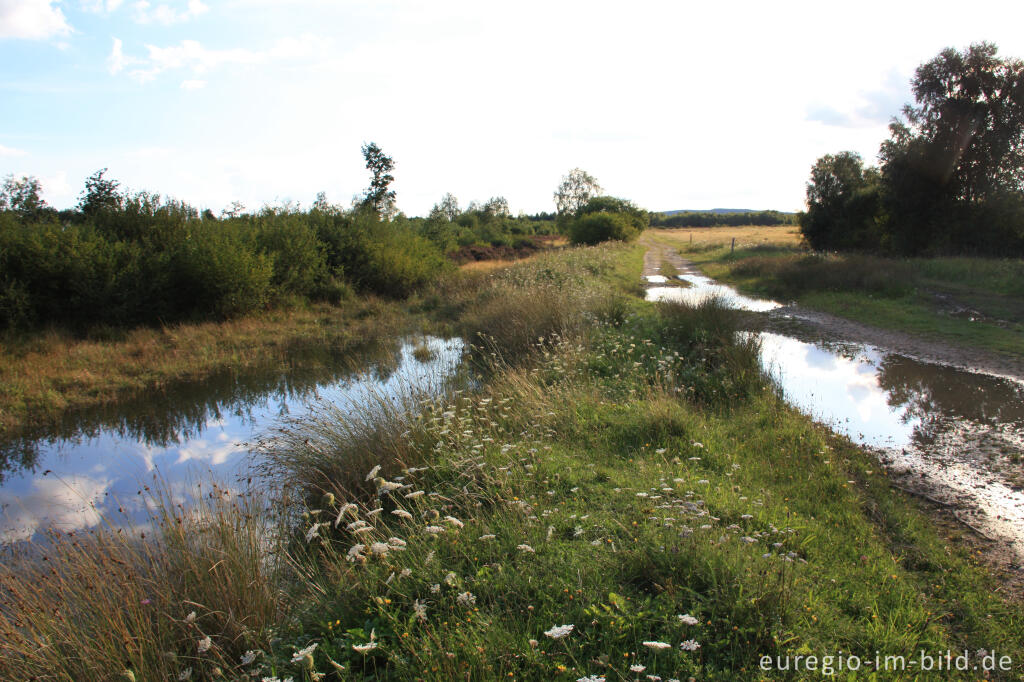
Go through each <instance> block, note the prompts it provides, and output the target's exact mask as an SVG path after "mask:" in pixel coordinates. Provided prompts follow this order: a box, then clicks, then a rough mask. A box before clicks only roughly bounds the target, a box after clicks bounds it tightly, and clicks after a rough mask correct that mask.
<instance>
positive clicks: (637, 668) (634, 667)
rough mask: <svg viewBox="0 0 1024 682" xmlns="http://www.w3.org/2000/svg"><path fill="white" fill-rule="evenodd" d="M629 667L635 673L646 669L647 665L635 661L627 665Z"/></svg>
mask: <svg viewBox="0 0 1024 682" xmlns="http://www.w3.org/2000/svg"><path fill="white" fill-rule="evenodd" d="M629 669H630V670H632V671H633V672H635V673H642V672H643V671H645V670H647V666H646V665H640V664H639V663H635V664H633V665H631V666H629Z"/></svg>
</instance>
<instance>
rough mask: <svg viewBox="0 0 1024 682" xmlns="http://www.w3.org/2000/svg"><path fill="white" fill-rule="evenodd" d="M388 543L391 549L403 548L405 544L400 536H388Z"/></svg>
mask: <svg viewBox="0 0 1024 682" xmlns="http://www.w3.org/2000/svg"><path fill="white" fill-rule="evenodd" d="M388 544H389V545H391V549H405V546H406V542H405V540H403V539H402V538H388Z"/></svg>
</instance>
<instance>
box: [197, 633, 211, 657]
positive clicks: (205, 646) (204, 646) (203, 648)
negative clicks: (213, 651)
mask: <svg viewBox="0 0 1024 682" xmlns="http://www.w3.org/2000/svg"><path fill="white" fill-rule="evenodd" d="M211 646H213V640H212V639H210V636H209V635H207V636H206V637H203V638H202V639H201V640H199V644H198V645H197V648H198V649H199V653H201V654H205V653H206V652H207V651H209V650H210V647H211Z"/></svg>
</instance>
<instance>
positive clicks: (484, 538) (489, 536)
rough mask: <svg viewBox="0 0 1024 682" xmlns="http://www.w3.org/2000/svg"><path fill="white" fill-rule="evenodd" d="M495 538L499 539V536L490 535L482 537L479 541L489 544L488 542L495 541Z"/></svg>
mask: <svg viewBox="0 0 1024 682" xmlns="http://www.w3.org/2000/svg"><path fill="white" fill-rule="evenodd" d="M495 537H497V536H495V535H490V534H488V535H481V536H480V538H479V539H480V542H487V541H488V540H493V539H494V538H495Z"/></svg>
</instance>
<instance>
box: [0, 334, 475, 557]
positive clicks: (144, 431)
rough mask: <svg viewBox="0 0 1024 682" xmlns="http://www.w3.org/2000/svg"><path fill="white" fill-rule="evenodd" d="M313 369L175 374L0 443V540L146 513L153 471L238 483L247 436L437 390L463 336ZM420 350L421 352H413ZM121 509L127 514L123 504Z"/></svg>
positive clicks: (183, 484)
mask: <svg viewBox="0 0 1024 682" xmlns="http://www.w3.org/2000/svg"><path fill="white" fill-rule="evenodd" d="M310 352H315V353H318V354H323V353H325V352H327V353H328V354H327V356H322V357H316V358H314V359H315V362H314V363H313V364H314V365H315V366H316V367H317V368H318V369H316V370H302V369H297V368H287V367H273V368H265V369H264V370H255V371H251V372H246V373H238V374H236V373H224V374H221V375H217V376H213V377H210V378H209V379H207V380H205V381H200V382H189V383H182V384H180V385H177V386H170V387H167V388H166V389H164V390H160V391H153V392H152V393H150V394H148V395H146V396H142V397H140V398H138V399H135V400H132V401H126V402H124V403H119V404H116V405H111V406H105V407H103V408H99V409H96V410H87V411H81V412H77V413H69V414H67V415H65V416H64V420H63V422H62V423H61V424H60V425H59V426H58V427H57V428H56V429H54V430H51V431H50V432H49V433H48V434H38V433H32V432H25V433H23V434H21V436H20V437H19V438H17V439H15V440H12V441H9V442H7V443H4V444H3V445H2V446H0V453H2V454H3V460H2V462H0V464H2V465H3V467H2V469H0V474H2V476H3V478H2V481H0V512H2V513H0V541H3V542H15V541H18V540H26V539H30V538H33V537H36V536H37V534H38V533H39V532H40V531H41V530H43V529H46V528H48V527H54V528H57V529H60V530H63V531H70V530H76V529H82V528H88V527H91V526H94V525H96V524H97V523H99V522H100V521H101V519H103V518H106V519H108V520H110V521H111V522H113V523H119V522H120V521H119V520H120V519H122V518H124V517H127V518H128V519H131V520H132V521H133V522H141V521H144V520H145V519H146V517H147V512H146V509H145V503H144V501H143V497H142V496H140V495H139V494H138V493H139V491H140V490H141V489H142V486H144V485H152V484H153V483H154V477H157V478H158V479H159V480H160V481H162V484H163V486H164V488H165V489H166V490H167V491H168V492H170V493H171V494H173V495H174V496H175V497H176V498H181V497H187V495H188V491H190V490H191V489H192V486H193V485H194V483H196V482H198V481H202V480H208V479H210V478H213V479H215V480H218V481H220V482H221V484H222V485H227V486H229V487H234V486H237V485H238V483H237V482H238V481H239V480H243V479H244V478H245V477H246V476H248V474H249V470H250V467H251V466H252V465H253V464H254V463H255V462H254V461H253V457H252V455H251V452H250V446H249V443H251V442H254V441H255V440H256V438H257V437H258V436H259V435H260V434H261V433H265V432H266V431H267V430H268V429H269V428H271V427H272V426H273V425H274V424H275V423H277V422H279V421H280V420H282V419H285V418H290V417H300V416H302V415H303V414H304V413H305V412H306V411H308V410H309V409H310V408H311V406H312V405H313V404H314V403H316V402H318V401H321V400H324V401H330V402H332V403H334V404H335V405H337V406H338V407H339V408H340V409H342V410H344V409H346V407H347V406H352V405H356V404H359V403H360V402H361V401H363V400H365V398H366V397H367V395H368V394H369V392H371V391H372V392H374V393H376V394H378V395H385V396H398V395H400V394H403V393H407V392H408V391H410V390H412V391H417V392H419V391H427V392H433V391H437V390H440V388H441V385H442V382H444V381H445V380H447V379H448V378H449V377H451V376H452V375H453V374H454V373H455V371H456V369H457V368H458V366H459V364H460V362H461V360H462V354H463V343H462V340H461V339H439V338H434V337H426V338H423V339H417V340H415V341H412V340H406V341H394V342H393V343H390V344H374V345H371V346H367V347H366V348H364V349H363V350H362V352H360V353H357V354H345V355H339V356H331V355H330V353H329V351H325V350H324V349H318V350H311V351H310ZM417 358H418V359H417ZM119 510H123V511H119Z"/></svg>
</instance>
